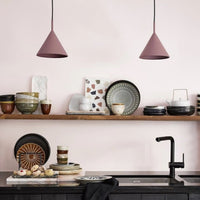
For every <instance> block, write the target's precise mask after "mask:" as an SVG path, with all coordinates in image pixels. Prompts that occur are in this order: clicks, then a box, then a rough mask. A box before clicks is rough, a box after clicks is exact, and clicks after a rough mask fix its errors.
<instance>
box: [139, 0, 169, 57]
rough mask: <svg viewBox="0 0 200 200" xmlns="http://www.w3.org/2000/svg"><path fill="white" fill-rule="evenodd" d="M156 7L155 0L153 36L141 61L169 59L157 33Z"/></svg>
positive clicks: (142, 54)
mask: <svg viewBox="0 0 200 200" xmlns="http://www.w3.org/2000/svg"><path fill="white" fill-rule="evenodd" d="M155 7H156V6H155V0H154V17H153V34H152V36H151V38H150V40H149V41H148V43H147V45H146V47H145V48H144V50H143V52H142V53H141V55H140V58H141V59H149V60H159V59H166V58H169V55H168V53H167V51H166V50H165V48H164V46H163V45H162V43H161V41H160V40H159V38H158V36H157V34H156V32H155Z"/></svg>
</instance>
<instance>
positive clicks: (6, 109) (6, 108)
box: [1, 101, 15, 114]
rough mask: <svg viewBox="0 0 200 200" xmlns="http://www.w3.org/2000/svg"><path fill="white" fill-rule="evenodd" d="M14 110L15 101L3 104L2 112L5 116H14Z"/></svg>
mask: <svg viewBox="0 0 200 200" xmlns="http://www.w3.org/2000/svg"><path fill="white" fill-rule="evenodd" d="M14 109H15V102H14V101H4V102H1V111H2V112H3V113H4V114H12V112H13V111H14Z"/></svg>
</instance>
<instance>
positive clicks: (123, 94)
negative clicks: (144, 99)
mask: <svg viewBox="0 0 200 200" xmlns="http://www.w3.org/2000/svg"><path fill="white" fill-rule="evenodd" d="M105 100H106V105H107V107H108V108H109V110H110V111H111V112H112V108H111V107H112V104H113V103H122V104H124V105H125V109H124V112H123V115H131V114H132V113H133V112H134V111H135V110H136V109H137V108H138V106H139V104H140V92H139V90H138V88H137V87H136V86H135V85H134V84H133V83H131V82H129V81H126V80H120V81H116V82H114V83H112V84H111V85H110V86H109V87H108V89H107V91H106V96H105Z"/></svg>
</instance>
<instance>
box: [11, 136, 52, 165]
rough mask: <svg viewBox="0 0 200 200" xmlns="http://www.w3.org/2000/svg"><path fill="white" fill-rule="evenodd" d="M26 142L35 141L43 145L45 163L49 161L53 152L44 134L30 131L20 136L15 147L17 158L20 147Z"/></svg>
mask: <svg viewBox="0 0 200 200" xmlns="http://www.w3.org/2000/svg"><path fill="white" fill-rule="evenodd" d="M26 143H35V144H37V145H39V146H41V147H42V148H43V150H44V152H45V163H46V162H47V160H48V159H49V156H50V153H51V149H50V146H49V143H48V141H47V140H46V139H45V138H44V137H43V136H41V135H39V134H36V133H29V134H26V135H24V136H22V137H21V138H19V140H18V141H17V142H16V144H15V147H14V156H15V158H16V155H17V151H18V150H19V148H20V147H21V146H22V145H24V144H26Z"/></svg>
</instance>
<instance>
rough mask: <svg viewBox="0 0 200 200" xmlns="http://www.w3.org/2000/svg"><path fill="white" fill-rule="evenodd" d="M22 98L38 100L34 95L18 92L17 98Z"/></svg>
mask: <svg viewBox="0 0 200 200" xmlns="http://www.w3.org/2000/svg"><path fill="white" fill-rule="evenodd" d="M20 99H31V100H38V97H33V96H30V95H26V94H16V100H20Z"/></svg>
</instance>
